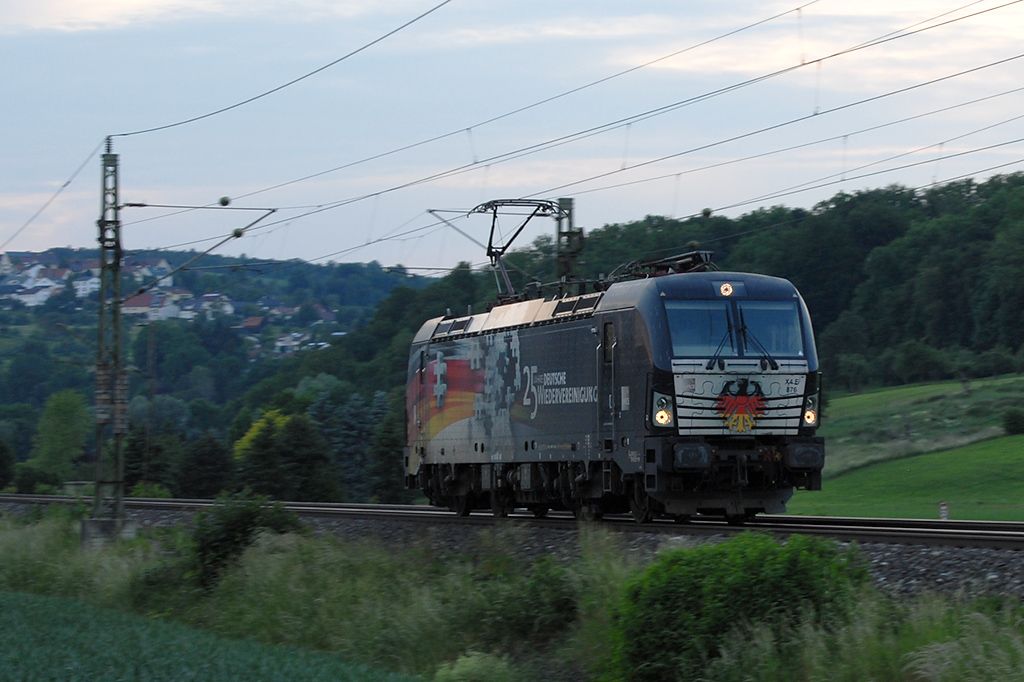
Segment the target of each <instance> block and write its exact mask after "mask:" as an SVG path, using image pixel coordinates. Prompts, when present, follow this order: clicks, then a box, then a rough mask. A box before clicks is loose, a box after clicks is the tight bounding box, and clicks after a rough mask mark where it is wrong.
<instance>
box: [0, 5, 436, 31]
mask: <svg viewBox="0 0 1024 682" xmlns="http://www.w3.org/2000/svg"><path fill="white" fill-rule="evenodd" d="M421 4H422V3H417V2H414V1H413V0H394V1H391V2H387V1H386V0H298V1H292V2H288V1H285V0H32V2H25V1H24V0H0V16H2V17H3V26H2V27H0V32H3V33H8V34H10V33H17V32H23V31H88V30H101V29H111V28H120V27H124V26H128V25H131V24H140V23H152V22H156V21H182V20H189V19H194V18H197V17H203V16H222V17H232V18H239V17H269V18H277V19H278V20H284V21H289V22H290V21H295V20H297V19H300V18H301V19H302V20H304V21H315V20H318V19H323V18H325V17H330V18H351V17H355V16H360V15H364V14H370V13H380V14H384V13H387V14H394V13H401V12H408V11H413V10H415V9H417V8H419V7H420V6H421Z"/></svg>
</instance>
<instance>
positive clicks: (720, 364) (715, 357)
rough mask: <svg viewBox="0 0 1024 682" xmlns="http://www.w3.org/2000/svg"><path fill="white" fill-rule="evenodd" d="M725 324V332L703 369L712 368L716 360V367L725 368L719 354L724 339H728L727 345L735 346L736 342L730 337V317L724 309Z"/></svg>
mask: <svg viewBox="0 0 1024 682" xmlns="http://www.w3.org/2000/svg"><path fill="white" fill-rule="evenodd" d="M725 324H726V325H727V326H726V329H725V334H724V335H723V336H722V340H721V341H719V342H718V348H716V349H715V354H714V355H712V356H711V359H710V360H708V365H707V367H705V368H704V369H713V368H714V366H715V361H716V360H717V361H718V369H725V360H723V359H722V358H721V357H719V356H720V355H721V354H722V350H724V348H725V341H726V339H728V340H729V347H730V348H735V345H736V344H735V341H733V338H732V319H731V317H730V316H729V311H728V310H726V311H725Z"/></svg>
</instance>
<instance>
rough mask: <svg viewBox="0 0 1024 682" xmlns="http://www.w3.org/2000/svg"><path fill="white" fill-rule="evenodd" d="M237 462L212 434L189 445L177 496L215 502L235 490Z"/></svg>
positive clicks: (178, 482)
mask: <svg viewBox="0 0 1024 682" xmlns="http://www.w3.org/2000/svg"><path fill="white" fill-rule="evenodd" d="M234 475H235V460H234V458H233V457H232V456H231V450H230V449H229V448H228V447H227V446H226V445H225V444H224V443H222V442H221V441H220V440H218V439H217V438H216V437H215V436H213V435H212V434H209V433H208V434H206V435H204V436H202V437H201V438H199V439H198V440H195V441H193V442H192V443H189V444H188V445H187V446H186V447H185V450H184V452H182V455H181V468H180V469H179V470H178V481H177V485H176V486H175V488H176V494H177V495H179V496H181V497H203V498H212V497H216V496H217V495H220V494H221V493H222V492H224V491H225V490H228V489H229V488H230V487H231V483H232V481H233V479H234Z"/></svg>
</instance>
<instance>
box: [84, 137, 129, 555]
mask: <svg viewBox="0 0 1024 682" xmlns="http://www.w3.org/2000/svg"><path fill="white" fill-rule="evenodd" d="M102 163H103V180H102V182H103V186H102V204H101V214H100V219H99V220H98V221H96V224H97V226H98V227H99V243H100V291H99V320H98V325H97V340H96V491H95V499H94V501H93V511H92V519H90V521H93V522H94V523H93V524H92V525H93V526H95V527H96V530H97V532H98V533H99V534H100V535H102V536H108V537H109V536H110V535H119V534H120V532H121V530H122V525H123V519H124V435H125V434H126V433H127V432H128V373H127V371H126V369H125V367H124V354H123V348H122V338H121V336H122V335H121V332H122V329H121V260H122V258H123V257H124V251H123V249H122V248H121V219H120V203H119V192H118V158H117V154H114V153H113V149H112V144H111V139H110V138H109V137H108V138H107V147H106V153H104V154H103V156H102ZM108 427H109V429H108ZM108 431H109V433H110V435H111V436H112V443H111V442H108ZM108 497H110V498H112V499H111V500H109V501H108ZM111 521H113V522H112V523H111ZM83 528H84V526H83ZM86 535H87V533H85V532H84V533H83V541H85V540H86Z"/></svg>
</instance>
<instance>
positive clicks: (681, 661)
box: [618, 533, 867, 682]
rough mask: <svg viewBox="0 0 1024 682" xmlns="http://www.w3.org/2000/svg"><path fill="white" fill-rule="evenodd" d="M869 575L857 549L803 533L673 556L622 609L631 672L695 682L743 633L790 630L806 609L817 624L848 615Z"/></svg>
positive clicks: (624, 665) (639, 582)
mask: <svg viewBox="0 0 1024 682" xmlns="http://www.w3.org/2000/svg"><path fill="white" fill-rule="evenodd" d="M866 578H867V569H866V568H865V567H864V565H863V564H862V563H861V562H860V561H859V560H858V558H857V555H856V552H855V550H852V549H851V550H847V551H845V552H839V551H838V549H837V548H836V544H835V542H833V541H831V540H825V539H822V538H812V537H806V536H801V535H795V536H793V537H791V538H790V539H789V540H788V541H787V542H786V544H784V545H782V544H779V543H778V542H776V541H775V540H773V539H772V538H770V537H768V536H765V535H758V534H753V533H745V534H743V535H740V536H738V537H736V538H734V539H732V540H730V541H728V542H726V543H723V544H721V545H716V546H712V545H702V546H700V547H696V548H694V549H682V550H675V551H672V552H667V553H665V554H663V555H661V556H660V557H659V558H658V559H657V560H656V561H655V562H654V563H653V564H651V566H650V567H649V568H648V569H647V570H645V571H644V572H643V573H641V574H640V575H639V576H637V577H636V578H634V579H633V580H632V581H631V582H630V583H628V584H627V587H626V596H625V599H624V600H623V603H622V605H621V606H620V607H619V609H618V619H619V621H618V622H619V626H620V635H621V658H620V661H619V664H620V665H621V671H620V672H621V675H622V677H623V679H625V680H631V681H634V680H635V681H644V682H647V681H651V682H653V681H657V680H665V679H677V678H678V679H692V678H694V677H695V676H696V675H697V673H699V671H700V670H701V669H702V668H703V664H704V662H705V661H706V660H707V659H709V658H713V657H714V656H715V655H716V654H717V649H718V647H719V645H720V644H721V643H723V642H724V641H725V639H726V636H727V635H728V634H729V632H730V631H731V630H733V629H734V628H737V627H738V626H741V625H743V624H750V623H757V622H764V623H768V624H771V625H772V626H773V627H776V628H778V629H782V628H783V627H784V626H786V625H787V624H788V623H789V622H791V621H792V620H794V619H795V618H796V617H797V616H799V615H800V614H802V613H804V612H806V613H809V614H810V615H811V616H812V617H813V618H814V619H815V620H816V621H823V620H829V619H831V618H840V617H844V616H845V614H846V610H847V608H848V606H849V604H848V603H847V602H848V600H849V597H850V595H851V594H852V590H851V588H852V587H853V586H855V585H858V584H861V583H863V582H864V581H865V580H866Z"/></svg>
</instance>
